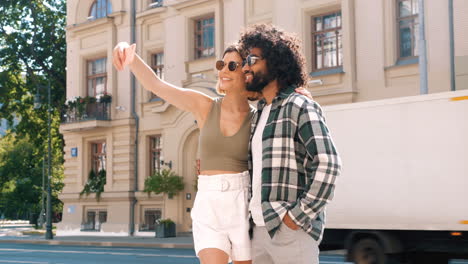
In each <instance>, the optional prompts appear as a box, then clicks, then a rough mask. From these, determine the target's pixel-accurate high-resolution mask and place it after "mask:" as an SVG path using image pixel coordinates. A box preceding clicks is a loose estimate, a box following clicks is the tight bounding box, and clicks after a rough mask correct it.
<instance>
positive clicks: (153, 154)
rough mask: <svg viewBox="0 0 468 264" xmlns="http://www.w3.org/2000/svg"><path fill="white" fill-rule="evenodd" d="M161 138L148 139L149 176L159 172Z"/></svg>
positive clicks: (158, 136)
mask: <svg viewBox="0 0 468 264" xmlns="http://www.w3.org/2000/svg"><path fill="white" fill-rule="evenodd" d="M161 151H162V149H161V136H160V135H157V136H152V137H150V175H153V174H154V173H155V172H157V171H160V170H161Z"/></svg>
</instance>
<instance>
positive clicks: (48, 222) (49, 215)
mask: <svg viewBox="0 0 468 264" xmlns="http://www.w3.org/2000/svg"><path fill="white" fill-rule="evenodd" d="M39 88H40V87H39V86H38V87H37V92H36V96H34V109H39V108H40V107H41V96H40V95H39ZM47 97H48V104H47V130H48V132H47V133H48V140H47V141H48V148H47V155H48V158H47V209H46V233H45V239H53V238H54V235H53V234H52V192H51V188H50V180H51V159H52V158H51V156H52V142H51V135H50V119H51V118H50V115H51V112H52V109H51V102H50V82H49V83H48V85H47Z"/></svg>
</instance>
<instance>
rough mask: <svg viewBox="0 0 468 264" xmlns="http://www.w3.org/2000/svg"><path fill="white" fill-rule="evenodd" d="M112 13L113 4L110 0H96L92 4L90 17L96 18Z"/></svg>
mask: <svg viewBox="0 0 468 264" xmlns="http://www.w3.org/2000/svg"><path fill="white" fill-rule="evenodd" d="M110 13H112V4H111V1H110V0H96V1H94V3H93V5H92V6H91V10H90V12H89V17H88V19H89V20H94V19H98V18H101V17H106V16H107V15H108V14H110Z"/></svg>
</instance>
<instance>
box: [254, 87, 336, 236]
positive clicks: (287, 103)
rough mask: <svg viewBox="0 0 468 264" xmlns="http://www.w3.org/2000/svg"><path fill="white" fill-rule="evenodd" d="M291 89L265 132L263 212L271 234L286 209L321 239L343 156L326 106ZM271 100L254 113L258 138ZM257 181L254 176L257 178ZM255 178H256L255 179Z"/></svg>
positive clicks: (273, 110) (274, 107) (280, 97)
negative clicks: (330, 127) (260, 122)
mask: <svg viewBox="0 0 468 264" xmlns="http://www.w3.org/2000/svg"><path fill="white" fill-rule="evenodd" d="M294 89H295V87H289V88H287V89H286V90H284V91H282V92H281V93H280V94H279V95H278V96H277V97H275V98H274V99H273V102H272V106H271V110H270V115H269V117H268V121H267V123H266V126H265V129H264V131H263V136H262V149H263V153H262V157H263V158H262V176H261V177H262V187H261V190H262V194H261V202H262V211H263V218H264V220H265V227H266V228H267V230H268V232H269V234H270V236H271V237H273V236H274V234H275V232H276V231H277V230H278V228H279V226H280V224H281V222H282V219H283V217H284V215H285V214H286V213H288V214H289V216H291V218H292V220H293V221H294V222H295V223H296V224H297V225H298V226H300V227H301V228H302V229H303V230H304V231H306V232H307V233H308V234H309V235H310V236H312V237H313V238H314V239H315V240H319V239H321V237H322V234H323V229H324V221H325V213H324V210H325V206H326V204H327V203H328V202H329V201H330V200H331V199H332V198H333V192H334V189H335V179H336V177H337V176H338V175H340V171H341V160H340V158H339V156H338V154H337V151H336V149H335V146H334V144H333V141H332V138H331V136H330V134H329V131H328V128H327V126H326V124H325V120H324V118H323V116H322V110H321V108H320V106H319V105H318V104H317V103H316V102H314V101H312V100H310V99H309V98H307V97H305V96H303V95H300V94H297V93H295V92H294ZM265 104H266V102H265V100H264V99H262V100H261V101H259V102H258V111H257V113H255V114H254V116H253V117H252V128H251V136H250V144H249V171H250V175H251V176H250V177H252V175H253V174H252V168H253V166H252V149H251V148H252V144H251V143H252V136H253V135H254V133H255V128H256V126H257V123H258V120H259V117H260V115H261V114H262V109H263V108H264V106H265ZM251 180H252V179H251ZM251 182H252V181H251Z"/></svg>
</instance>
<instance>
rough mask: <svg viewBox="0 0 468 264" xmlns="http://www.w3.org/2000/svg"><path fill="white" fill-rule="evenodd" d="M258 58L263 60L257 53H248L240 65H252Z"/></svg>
mask: <svg viewBox="0 0 468 264" xmlns="http://www.w3.org/2000/svg"><path fill="white" fill-rule="evenodd" d="M259 60H263V58H260V57H259V56H257V55H253V54H250V55H249V56H247V58H245V60H244V61H243V62H242V67H244V66H245V64H247V65H249V67H250V66H252V65H254V64H255V63H257V61H259Z"/></svg>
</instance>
